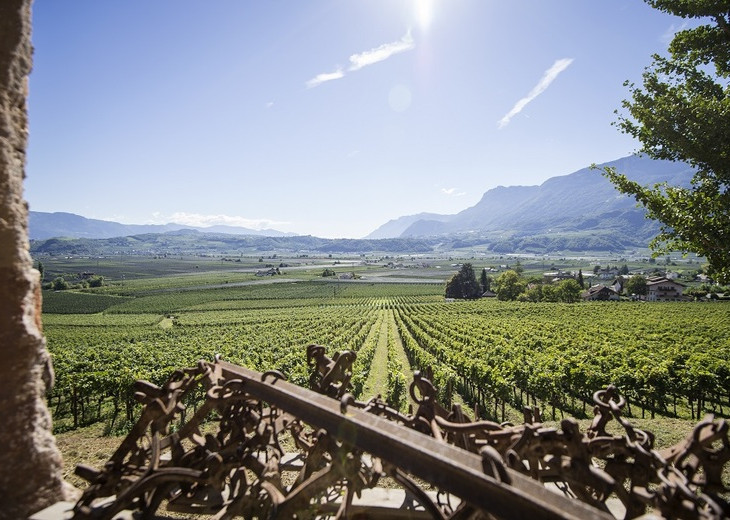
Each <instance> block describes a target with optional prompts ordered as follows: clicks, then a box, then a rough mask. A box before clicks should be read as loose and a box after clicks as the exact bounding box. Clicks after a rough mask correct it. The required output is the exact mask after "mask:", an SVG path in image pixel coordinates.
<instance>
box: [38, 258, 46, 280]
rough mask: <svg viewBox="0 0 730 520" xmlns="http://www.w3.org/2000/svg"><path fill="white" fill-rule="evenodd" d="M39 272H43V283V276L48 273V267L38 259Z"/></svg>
mask: <svg viewBox="0 0 730 520" xmlns="http://www.w3.org/2000/svg"><path fill="white" fill-rule="evenodd" d="M38 272H39V273H41V283H43V276H44V275H45V273H46V268H45V266H44V265H43V262H41V261H40V260H38Z"/></svg>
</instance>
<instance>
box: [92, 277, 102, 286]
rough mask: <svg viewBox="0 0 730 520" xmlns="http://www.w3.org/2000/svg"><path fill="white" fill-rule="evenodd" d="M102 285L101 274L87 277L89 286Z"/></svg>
mask: <svg viewBox="0 0 730 520" xmlns="http://www.w3.org/2000/svg"><path fill="white" fill-rule="evenodd" d="M103 285H104V277H103V276H92V277H91V278H89V287H102V286H103Z"/></svg>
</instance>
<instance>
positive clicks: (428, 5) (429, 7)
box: [413, 0, 435, 32]
mask: <svg viewBox="0 0 730 520" xmlns="http://www.w3.org/2000/svg"><path fill="white" fill-rule="evenodd" d="M413 2H414V9H415V13H416V20H417V22H418V26H419V27H420V29H421V30H422V31H424V32H425V31H427V30H428V27H429V25H431V20H432V19H433V9H434V3H435V0H413Z"/></svg>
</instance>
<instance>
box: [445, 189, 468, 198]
mask: <svg viewBox="0 0 730 520" xmlns="http://www.w3.org/2000/svg"><path fill="white" fill-rule="evenodd" d="M441 193H443V194H444V195H448V196H450V197H461V196H462V195H466V192H465V191H457V190H456V188H441Z"/></svg>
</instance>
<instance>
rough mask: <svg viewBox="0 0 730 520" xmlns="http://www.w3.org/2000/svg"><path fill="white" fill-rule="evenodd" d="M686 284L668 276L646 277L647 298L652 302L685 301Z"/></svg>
mask: <svg viewBox="0 0 730 520" xmlns="http://www.w3.org/2000/svg"><path fill="white" fill-rule="evenodd" d="M685 287H686V286H685V285H684V284H681V283H679V282H677V281H675V280H670V279H669V278H667V277H666V276H654V277H651V278H647V279H646V300H647V301H650V302H676V301H683V300H684V299H685V298H684V297H683V296H682V291H684V288H685Z"/></svg>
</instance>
